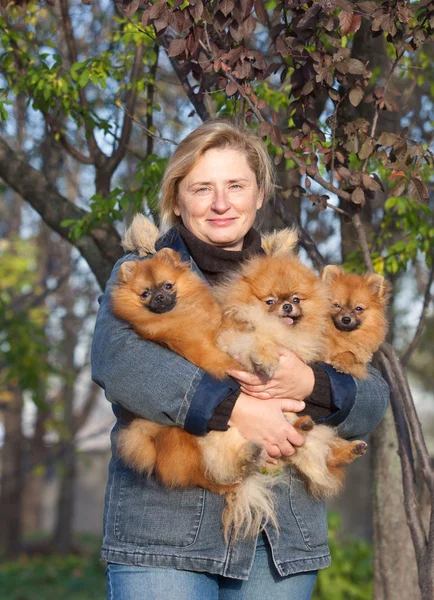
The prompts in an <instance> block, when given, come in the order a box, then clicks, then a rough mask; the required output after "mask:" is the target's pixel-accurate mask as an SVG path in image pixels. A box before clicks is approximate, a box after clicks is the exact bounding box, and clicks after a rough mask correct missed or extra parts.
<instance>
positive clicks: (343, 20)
mask: <svg viewBox="0 0 434 600" xmlns="http://www.w3.org/2000/svg"><path fill="white" fill-rule="evenodd" d="M353 16H354V13H353V12H352V11H351V12H346V11H345V10H341V12H340V13H339V23H340V27H341V34H342V35H347V33H348V32H349V31H350V29H351V25H352V23H353Z"/></svg>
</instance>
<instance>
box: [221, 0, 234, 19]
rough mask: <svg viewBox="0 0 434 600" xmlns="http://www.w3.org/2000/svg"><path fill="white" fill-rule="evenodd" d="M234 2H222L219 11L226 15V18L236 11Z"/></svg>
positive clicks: (231, 0) (226, 0) (229, 0)
mask: <svg viewBox="0 0 434 600" xmlns="http://www.w3.org/2000/svg"><path fill="white" fill-rule="evenodd" d="M234 6H235V1H234V0H222V1H221V2H220V4H219V10H220V12H222V13H223V14H224V16H225V17H227V16H228V14H229V13H230V12H231V11H232V10H233V9H234Z"/></svg>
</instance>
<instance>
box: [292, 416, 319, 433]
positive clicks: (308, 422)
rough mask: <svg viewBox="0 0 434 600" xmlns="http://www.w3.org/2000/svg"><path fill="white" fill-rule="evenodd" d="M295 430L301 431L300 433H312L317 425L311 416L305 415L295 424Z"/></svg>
mask: <svg viewBox="0 0 434 600" xmlns="http://www.w3.org/2000/svg"><path fill="white" fill-rule="evenodd" d="M294 427H295V429H299V430H300V431H304V432H306V431H312V429H313V428H314V427H315V423H314V421H313V420H312V417H310V416H309V415H304V416H303V417H298V418H297V419H296V421H295V423H294Z"/></svg>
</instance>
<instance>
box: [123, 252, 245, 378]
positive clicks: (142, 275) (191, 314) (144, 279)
mask: <svg viewBox="0 0 434 600" xmlns="http://www.w3.org/2000/svg"><path fill="white" fill-rule="evenodd" d="M161 282H170V283H171V284H173V286H174V291H175V292H176V295H177V300H176V306H175V307H174V308H173V310H171V311H169V312H166V313H164V314H155V313H152V312H150V311H149V310H147V309H146V300H145V299H143V298H141V293H142V292H143V291H144V290H145V289H146V288H149V287H154V286H157V285H158V284H159V283H161ZM112 308H113V311H114V313H115V314H116V315H117V316H118V317H120V318H121V319H124V320H125V321H128V323H130V324H131V325H132V327H133V329H134V330H135V331H136V332H137V333H138V334H139V335H140V336H142V337H143V338H145V339H147V340H151V341H155V342H158V343H159V344H162V345H164V346H167V347H168V348H170V349H171V350H173V351H174V352H176V353H177V354H180V355H181V356H184V358H186V359H187V360H189V361H190V362H192V363H194V364H195V365H197V366H198V367H200V368H201V369H204V370H205V371H207V372H208V373H210V374H211V375H212V376H213V377H215V378H216V379H223V378H224V377H226V371H228V370H229V369H235V368H240V364H239V363H238V362H236V361H235V360H234V359H233V358H231V357H230V356H228V355H227V354H226V353H225V352H222V351H221V350H219V348H218V347H217V344H216V339H217V336H218V334H219V333H220V331H221V327H222V322H223V316H222V311H221V309H220V307H219V306H218V304H217V302H216V300H215V298H214V297H213V295H212V293H211V291H210V288H209V286H208V285H207V284H206V283H205V282H204V281H203V280H202V279H201V278H200V277H199V276H198V275H196V274H195V273H193V272H192V271H191V270H190V265H189V264H188V263H186V262H183V261H181V258H180V256H179V254H178V253H177V252H175V251H174V250H170V249H169V248H165V249H163V250H161V251H160V252H158V253H157V254H156V255H155V256H154V257H153V258H152V259H150V260H144V261H128V262H125V263H123V264H122V265H121V266H120V269H119V277H118V285H117V286H116V287H115V288H114V289H113V292H112Z"/></svg>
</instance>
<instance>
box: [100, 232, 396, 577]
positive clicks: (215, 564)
mask: <svg viewBox="0 0 434 600" xmlns="http://www.w3.org/2000/svg"><path fill="white" fill-rule="evenodd" d="M162 245H164V246H167V247H171V248H173V249H175V250H177V251H179V252H181V254H182V255H183V257H184V259H186V260H189V261H191V263H192V268H193V269H195V270H197V267H196V265H195V264H194V262H193V261H192V260H191V258H190V257H189V255H188V253H187V250H186V248H185V246H184V244H183V242H182V238H181V237H180V236H179V234H178V233H177V232H176V231H174V230H171V232H169V235H166V236H165V238H164V241H163V242H162ZM160 247H161V242H160ZM135 259H137V257H136V256H135V255H131V254H130V255H127V256H125V257H123V258H122V259H120V260H119V261H118V263H117V264H116V265H115V267H114V269H113V272H112V275H111V278H110V280H109V282H108V284H107V287H106V291H105V293H104V294H103V295H102V296H101V297H100V299H99V302H100V309H99V313H98V318H97V322H96V327H95V334H94V339H93V345H92V377H93V379H94V381H96V382H97V383H98V384H99V385H100V386H101V387H103V389H104V390H105V394H106V397H107V399H108V400H109V401H110V402H112V404H113V411H114V413H115V415H116V416H117V417H118V422H117V423H116V425H115V427H114V428H113V431H112V434H111V442H112V453H113V456H112V459H111V462H110V467H109V479H108V484H107V489H106V496H105V506H104V538H103V544H102V551H101V558H102V559H103V560H106V561H108V562H113V563H120V564H126V565H143V566H153V567H170V568H176V569H184V570H190V571H198V572H199V571H202V572H208V573H214V574H220V575H223V576H226V577H232V578H235V579H247V578H248V576H249V572H250V569H251V567H252V564H253V558H254V554H255V547H256V540H251V539H247V540H241V541H237V542H233V543H229V544H228V545H226V544H225V542H224V539H223V534H222V526H221V517H222V511H223V508H224V497H222V496H218V495H216V494H212V493H210V492H208V491H206V490H204V489H202V488H193V489H184V490H178V489H171V490H169V489H167V488H165V487H163V486H162V485H160V484H159V483H158V482H157V481H156V480H155V478H154V477H152V476H151V477H147V476H139V475H137V474H136V473H134V472H133V471H132V470H130V469H129V468H127V467H126V465H125V464H123V463H122V462H121V461H120V460H119V459H117V452H116V440H117V434H118V430H119V424H120V420H121V419H122V408H120V407H123V408H125V409H127V410H128V411H131V412H132V413H134V414H136V415H138V416H141V417H144V418H146V419H150V420H152V421H155V422H158V423H161V424H168V425H176V426H178V427H183V428H184V429H186V430H187V431H189V432H190V433H193V434H195V435H203V434H205V433H206V431H207V424H208V421H209V419H210V418H211V416H212V414H213V412H214V410H215V408H216V407H217V406H218V405H219V404H220V403H221V402H222V401H223V400H224V399H225V398H226V397H227V396H229V395H230V394H231V393H232V392H233V391H234V390H236V389H237V387H238V384H237V383H236V382H235V381H234V380H232V379H230V378H228V379H227V380H224V381H217V380H215V379H213V378H212V377H211V376H209V375H208V374H207V373H205V372H204V371H202V370H200V369H198V368H197V367H196V366H195V365H193V364H191V363H189V362H188V361H186V360H185V359H184V358H182V357H180V356H178V355H177V354H174V353H173V352H171V351H169V350H167V349H165V348H163V347H162V346H159V345H157V344H154V343H152V342H148V341H144V340H143V339H141V338H139V336H138V335H136V334H135V333H134V332H133V331H132V329H131V328H130V327H129V326H128V324H127V323H125V322H123V321H121V320H119V319H117V318H116V317H115V316H114V315H113V313H112V312H111V310H110V301H109V298H110V288H111V285H112V284H113V282H114V281H116V278H117V272H118V269H119V265H120V264H121V263H122V262H124V261H126V260H135ZM324 368H325V369H326V371H327V373H328V375H329V377H330V384H331V391H332V400H333V405H334V409H335V410H334V412H333V413H332V414H331V416H330V417H329V418H328V419H327V421H328V422H329V423H330V424H331V425H333V426H338V429H339V433H340V435H342V436H343V437H346V438H355V439H356V438H360V437H363V436H366V435H367V434H368V433H369V432H370V431H372V430H373V429H374V428H375V427H376V426H377V425H378V424H379V422H380V421H381V419H382V417H383V415H384V413H385V410H386V408H387V404H388V397H389V390H388V387H387V384H386V383H385V382H384V380H383V379H382V378H381V376H380V375H379V373H378V372H377V371H376V370H375V369H373V368H370V369H369V378H368V379H367V380H364V381H360V380H356V379H353V378H352V377H350V376H348V375H343V374H340V373H337V372H336V371H334V369H333V368H332V367H330V366H329V365H324ZM274 489H275V493H276V509H277V515H278V522H279V531H276V530H275V529H274V528H273V527H271V526H267V527H266V530H265V533H266V536H267V538H268V540H269V542H270V545H271V548H272V555H273V561H274V564H275V566H276V569H277V571H278V573H279V574H280V575H281V576H285V575H289V574H293V573H298V572H302V571H310V570H316V569H320V568H324V567H327V566H328V565H329V564H330V553H329V549H328V545H327V515H326V507H325V503H324V502H323V501H318V500H316V499H315V498H313V497H312V496H311V495H310V494H309V493H308V492H307V490H306V488H305V487H304V484H303V482H302V481H301V480H300V479H299V477H298V476H297V474H296V473H295V472H294V471H292V470H291V469H286V470H285V474H284V475H282V476H281V483H279V484H278V485H277V486H276V487H275V488H274Z"/></svg>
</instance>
